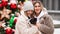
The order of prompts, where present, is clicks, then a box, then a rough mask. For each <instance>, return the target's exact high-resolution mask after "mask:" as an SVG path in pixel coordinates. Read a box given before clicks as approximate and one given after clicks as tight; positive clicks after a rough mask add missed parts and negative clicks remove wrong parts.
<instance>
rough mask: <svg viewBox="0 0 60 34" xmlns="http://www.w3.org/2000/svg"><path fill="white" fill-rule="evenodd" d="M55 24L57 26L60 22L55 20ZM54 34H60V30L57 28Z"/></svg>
mask: <svg viewBox="0 0 60 34" xmlns="http://www.w3.org/2000/svg"><path fill="white" fill-rule="evenodd" d="M53 22H54V24H55V25H58V24H60V21H58V20H53ZM54 34H60V28H55V29H54Z"/></svg>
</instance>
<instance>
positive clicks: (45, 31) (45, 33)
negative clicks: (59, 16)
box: [33, 1, 54, 34]
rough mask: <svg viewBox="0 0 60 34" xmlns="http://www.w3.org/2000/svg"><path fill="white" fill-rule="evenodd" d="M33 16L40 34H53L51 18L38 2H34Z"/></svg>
mask: <svg viewBox="0 0 60 34" xmlns="http://www.w3.org/2000/svg"><path fill="white" fill-rule="evenodd" d="M33 5H34V16H35V18H37V24H38V25H37V26H38V27H39V28H38V29H39V30H40V31H41V32H42V34H53V31H54V26H53V21H52V19H51V16H50V15H49V14H48V13H47V10H46V8H44V7H43V5H42V3H41V2H40V1H36V2H34V4H33Z"/></svg>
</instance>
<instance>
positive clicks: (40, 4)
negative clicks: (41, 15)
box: [33, 1, 44, 9]
mask: <svg viewBox="0 0 60 34" xmlns="http://www.w3.org/2000/svg"><path fill="white" fill-rule="evenodd" d="M36 3H39V4H40V6H41V8H42V9H43V8H44V6H43V4H42V2H41V1H34V2H33V5H34V6H35V4H36Z"/></svg>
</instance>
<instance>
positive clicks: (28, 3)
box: [23, 1, 34, 11]
mask: <svg viewBox="0 0 60 34" xmlns="http://www.w3.org/2000/svg"><path fill="white" fill-rule="evenodd" d="M23 10H24V11H27V10H34V6H33V4H32V2H31V1H26V2H25V3H24V6H23Z"/></svg>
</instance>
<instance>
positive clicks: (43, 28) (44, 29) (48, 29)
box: [39, 16, 54, 34]
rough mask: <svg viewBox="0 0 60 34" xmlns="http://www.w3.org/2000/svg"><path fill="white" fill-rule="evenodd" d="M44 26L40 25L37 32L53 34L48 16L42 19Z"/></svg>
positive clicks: (51, 22)
mask: <svg viewBox="0 0 60 34" xmlns="http://www.w3.org/2000/svg"><path fill="white" fill-rule="evenodd" d="M44 22H45V24H40V26H39V30H40V31H41V32H43V33H45V34H53V31H54V26H53V21H52V19H51V17H50V16H47V17H46V18H45V19H44Z"/></svg>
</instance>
